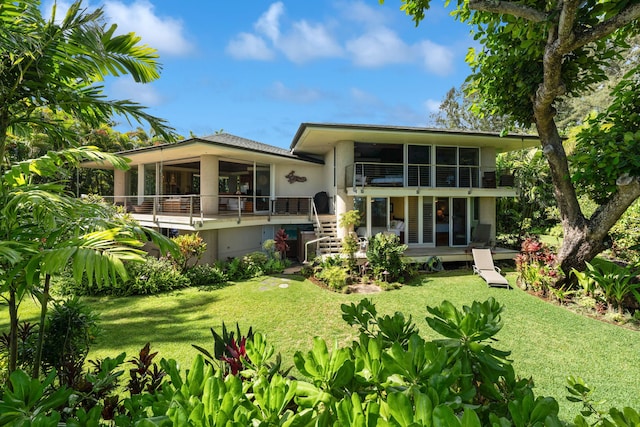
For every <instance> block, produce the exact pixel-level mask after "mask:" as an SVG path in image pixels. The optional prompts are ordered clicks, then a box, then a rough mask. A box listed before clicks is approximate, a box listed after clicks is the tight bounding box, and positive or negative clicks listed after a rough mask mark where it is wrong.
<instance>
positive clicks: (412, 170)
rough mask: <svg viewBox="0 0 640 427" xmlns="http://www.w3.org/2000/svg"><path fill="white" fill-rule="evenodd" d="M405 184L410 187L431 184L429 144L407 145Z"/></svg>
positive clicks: (428, 185)
mask: <svg viewBox="0 0 640 427" xmlns="http://www.w3.org/2000/svg"><path fill="white" fill-rule="evenodd" d="M407 165H408V166H407V185H409V186H410V187H430V186H431V146H430V145H409V146H408V147H407Z"/></svg>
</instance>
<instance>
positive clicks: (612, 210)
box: [533, 4, 640, 282]
mask: <svg viewBox="0 0 640 427" xmlns="http://www.w3.org/2000/svg"><path fill="white" fill-rule="evenodd" d="M574 6H575V4H574ZM570 16H571V14H568V15H566V16H565V18H567V19H564V20H563V19H560V21H559V25H558V28H555V29H551V31H550V33H549V39H548V43H547V48H546V50H545V54H544V59H543V67H544V71H543V82H542V83H541V84H540V86H539V87H538V90H537V91H536V93H535V95H534V96H533V117H534V120H535V123H536V127H537V130H538V136H539V137H540V143H541V145H542V151H543V153H544V155H545V157H546V159H547V162H548V163H549V166H550V171H551V177H552V180H553V186H554V196H555V199H556V201H557V203H558V210H559V211H560V221H561V223H562V229H563V231H564V240H563V243H562V247H561V248H560V250H559V252H558V263H559V266H560V268H561V269H562V271H563V273H564V274H565V279H564V280H562V282H564V281H565V280H567V279H569V275H570V273H571V269H573V268H576V269H578V270H582V269H584V267H585V262H588V261H591V260H592V259H593V258H594V257H595V256H596V255H598V254H599V253H600V252H602V251H603V250H604V249H605V248H606V244H605V242H606V241H607V240H608V233H609V230H610V229H611V227H613V225H614V224H615V223H616V221H618V219H619V218H620V217H621V216H622V214H623V213H624V212H625V211H626V210H627V208H628V207H629V206H630V205H631V203H633V201H634V200H635V199H636V198H638V197H639V196H640V183H639V182H638V179H637V178H629V177H621V178H620V179H619V180H618V183H617V184H618V191H617V192H616V193H615V194H614V196H613V197H612V198H611V199H610V200H609V201H608V202H607V203H606V204H604V205H602V206H600V207H599V208H598V209H597V210H596V212H595V213H594V214H593V215H592V216H591V218H589V219H587V218H585V217H584V215H583V213H582V210H581V208H580V204H579V203H578V197H577V195H576V191H575V187H574V185H573V183H572V181H571V173H570V172H569V162H568V160H567V155H566V152H565V150H564V147H563V145H562V138H561V137H560V134H559V133H558V128H557V126H556V123H555V120H554V117H555V113H556V111H555V108H554V103H555V102H556V100H557V99H558V98H559V97H560V96H562V95H563V94H564V84H563V82H562V78H561V69H562V61H563V56H564V54H565V53H567V52H569V51H571V49H572V48H571V46H570V45H571V43H573V42H574V36H573V33H572V32H571V31H570V30H571V24H572V19H573V18H571V19H569V18H570Z"/></svg>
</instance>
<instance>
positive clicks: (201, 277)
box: [185, 264, 227, 288]
mask: <svg viewBox="0 0 640 427" xmlns="http://www.w3.org/2000/svg"><path fill="white" fill-rule="evenodd" d="M185 276H186V277H187V278H188V279H189V282H190V283H191V286H206V287H211V288H219V287H223V286H225V285H226V283H227V276H226V275H225V274H224V271H223V270H222V269H221V268H220V267H218V266H217V265H209V264H202V265H196V266H195V267H191V268H190V269H188V270H187V272H186V273H185Z"/></svg>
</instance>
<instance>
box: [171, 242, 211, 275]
mask: <svg viewBox="0 0 640 427" xmlns="http://www.w3.org/2000/svg"><path fill="white" fill-rule="evenodd" d="M171 240H173V242H174V243H175V244H176V245H177V246H178V252H179V255H174V256H169V259H170V260H171V261H172V262H173V263H174V265H175V267H176V268H177V269H178V271H180V272H181V273H184V272H186V271H187V269H189V267H193V266H195V265H197V264H198V262H199V261H200V259H201V258H202V255H204V252H205V251H206V250H207V244H206V243H205V241H204V240H203V239H202V237H200V236H199V235H198V233H192V234H181V235H180V236H177V237H174V238H172V239H171Z"/></svg>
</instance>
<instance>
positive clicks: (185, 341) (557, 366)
mask: <svg viewBox="0 0 640 427" xmlns="http://www.w3.org/2000/svg"><path fill="white" fill-rule="evenodd" d="M508 277H509V279H510V281H511V282H513V281H514V280H515V274H514V273H509V275H508ZM285 283H286V284H287V285H288V287H286V288H281V287H280V286H279V285H281V284H285ZM489 296H493V297H495V298H496V299H497V300H498V301H499V302H501V303H502V304H504V305H505V307H506V308H505V312H504V315H503V320H504V328H503V329H502V331H500V333H499V334H498V335H497V338H498V339H499V342H497V343H496V344H495V347H497V348H500V349H503V350H511V351H512V357H511V358H512V359H513V360H514V366H515V369H516V373H517V374H518V375H520V376H522V377H530V376H532V377H533V378H534V380H535V384H536V393H537V394H538V395H548V396H553V397H555V398H556V399H557V400H558V402H559V403H560V405H561V417H562V418H564V419H573V417H574V415H575V414H576V413H577V411H578V410H579V409H580V408H579V405H576V404H570V403H568V402H567V401H566V399H565V395H566V392H565V378H566V377H567V376H568V375H574V376H581V377H583V378H584V379H585V381H586V382H587V383H588V384H590V385H591V386H594V387H595V388H596V393H597V396H596V397H597V399H603V400H607V402H608V403H607V408H608V407H609V406H618V407H623V406H632V407H634V408H636V409H637V408H640V364H639V363H638V361H639V359H638V356H639V355H640V333H639V332H636V331H631V330H627V329H624V328H621V327H618V326H614V325H610V324H607V323H604V322H600V321H598V320H595V319H591V318H587V317H583V316H580V315H578V314H574V313H572V312H570V311H568V310H566V309H564V308H562V307H559V306H555V305H552V304H549V303H546V302H544V301H542V300H540V299H538V298H535V297H533V296H531V295H529V294H527V293H525V292H523V291H521V290H519V289H517V288H516V289H514V290H512V291H507V290H504V289H495V288H488V287H487V286H486V285H485V283H484V282H483V281H482V280H481V279H480V278H478V277H477V276H472V275H471V274H470V272H469V271H468V270H457V271H449V272H443V273H440V274H437V275H429V276H426V277H425V278H424V280H423V281H422V283H421V284H419V285H417V286H405V287H403V288H402V289H400V290H396V291H390V292H383V293H379V294H372V295H367V296H366V297H368V298H370V299H371V300H373V301H374V302H375V303H376V306H377V309H378V312H379V313H380V314H384V313H390V314H391V313H393V312H395V311H402V312H403V313H404V314H405V315H411V316H412V317H413V320H414V321H415V323H416V324H417V325H418V327H419V329H420V332H421V334H422V335H424V336H425V337H427V338H438V336H437V334H436V333H435V332H433V331H432V330H430V329H429V328H428V326H427V324H426V322H425V320H424V318H425V316H426V314H427V312H426V310H425V307H426V306H427V305H432V306H433V305H437V304H439V303H440V302H441V301H442V300H444V299H448V300H450V301H451V302H453V303H454V304H455V305H457V306H461V305H463V304H470V303H471V302H472V301H474V300H479V301H484V300H485V299H487V298H488V297H489ZM363 297H365V296H363V295H358V294H352V295H344V294H338V293H332V292H329V291H326V290H323V289H321V288H319V287H317V286H316V285H314V284H312V283H310V282H308V281H305V280H303V279H302V278H300V277H297V276H287V277H286V278H278V277H273V278H262V279H256V280H252V281H248V282H242V283H238V284H236V285H234V286H230V287H227V288H224V289H219V290H215V291H203V290H198V289H187V290H184V291H180V292H174V293H171V294H165V295H160V296H149V297H133V298H91V299H88V301H89V303H90V304H91V306H92V307H93V308H95V309H96V310H97V311H98V312H99V313H100V315H101V319H102V320H101V325H102V327H103V329H104V333H103V334H102V336H101V337H100V340H99V342H97V343H96V344H95V345H94V347H93V349H92V352H91V354H90V357H91V358H95V357H105V356H115V355H117V354H118V353H120V352H122V351H126V352H127V355H129V356H132V355H134V354H136V353H137V351H138V350H139V349H140V348H141V347H142V346H143V345H144V344H145V343H146V342H147V341H150V342H151V344H152V349H154V350H155V351H159V353H160V357H165V358H175V359H177V360H178V361H179V362H180V364H181V365H182V366H183V367H187V368H188V367H189V365H190V363H191V360H192V358H193V357H194V355H195V354H196V350H195V349H193V348H192V347H191V344H198V345H200V346H203V347H205V348H211V347H212V342H213V340H212V338H211V333H210V331H209V329H210V328H212V327H213V328H214V329H216V330H219V328H220V327H221V324H222V322H223V321H224V322H225V323H226V324H227V326H233V327H235V322H238V323H239V324H240V327H241V329H242V331H246V330H247V329H248V327H249V326H253V327H254V329H255V330H258V331H261V332H263V333H266V335H267V336H268V339H269V341H270V342H271V343H272V344H273V345H274V346H275V347H276V351H279V352H280V353H282V355H283V358H284V360H285V363H286V364H287V365H291V364H292V360H293V354H294V352H295V351H296V350H303V351H308V350H309V349H310V348H311V344H312V339H313V337H314V336H321V337H323V338H325V339H326V340H327V341H329V342H331V343H332V342H333V341H334V340H337V342H338V343H339V344H346V343H348V342H349V341H350V340H351V339H352V338H353V337H354V336H355V331H354V330H353V329H351V328H350V327H349V326H348V325H347V324H346V323H345V322H344V321H343V320H342V318H341V311H340V305H341V304H343V303H350V302H356V301H359V300H360V299H361V298H363ZM23 310H24V312H23V318H30V319H32V320H33V319H35V318H36V316H37V308H36V307H35V306H34V305H33V304H31V302H30V301H27V302H25V304H24V307H23ZM0 313H2V317H0V331H6V330H7V328H8V326H7V324H8V319H7V315H6V307H1V308H0Z"/></svg>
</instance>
